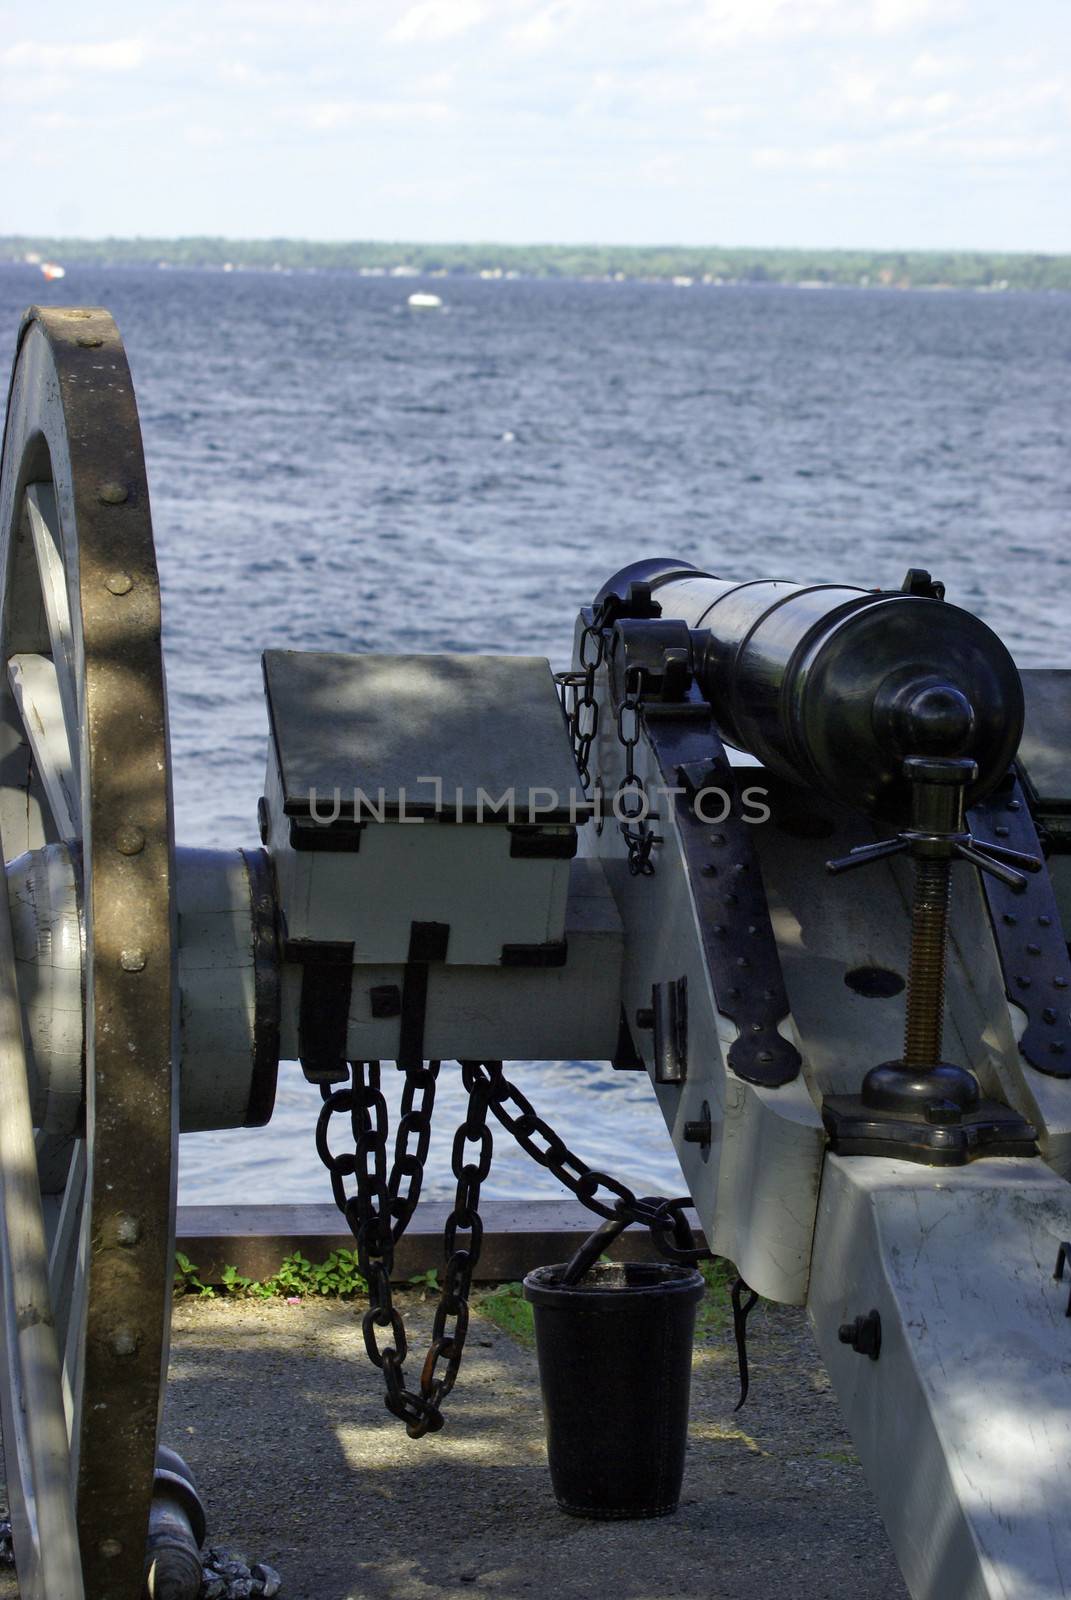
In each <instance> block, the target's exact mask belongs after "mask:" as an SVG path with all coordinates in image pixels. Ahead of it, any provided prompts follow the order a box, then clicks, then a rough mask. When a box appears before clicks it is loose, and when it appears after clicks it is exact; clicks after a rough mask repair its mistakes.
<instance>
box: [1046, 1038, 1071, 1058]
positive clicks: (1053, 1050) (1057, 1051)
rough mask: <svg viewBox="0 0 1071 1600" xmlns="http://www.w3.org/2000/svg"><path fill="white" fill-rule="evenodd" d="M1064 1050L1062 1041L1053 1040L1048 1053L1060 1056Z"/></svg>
mask: <svg viewBox="0 0 1071 1600" xmlns="http://www.w3.org/2000/svg"><path fill="white" fill-rule="evenodd" d="M1066 1049H1067V1046H1066V1045H1065V1044H1064V1041H1063V1040H1062V1039H1053V1040H1052V1041H1051V1043H1050V1044H1049V1053H1050V1054H1051V1055H1054V1056H1062V1055H1063V1053H1064V1051H1065V1050H1066Z"/></svg>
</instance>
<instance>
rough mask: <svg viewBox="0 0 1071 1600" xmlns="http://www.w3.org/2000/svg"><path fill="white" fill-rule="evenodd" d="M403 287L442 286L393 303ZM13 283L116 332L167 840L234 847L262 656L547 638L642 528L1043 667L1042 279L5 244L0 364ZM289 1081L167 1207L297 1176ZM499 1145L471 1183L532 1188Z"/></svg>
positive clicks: (1058, 438)
mask: <svg viewBox="0 0 1071 1600" xmlns="http://www.w3.org/2000/svg"><path fill="white" fill-rule="evenodd" d="M415 287H424V288H432V289H434V290H435V291H436V292H438V293H440V294H441V295H442V297H443V299H444V300H445V302H446V310H445V311H444V312H443V313H435V314H429V313H424V314H419V313H418V314H414V313H411V312H408V311H407V310H406V308H405V301H406V298H407V296H408V294H409V293H410V292H411V291H412V290H413V289H414V288H415ZM31 301H37V302H39V303H53V304H61V305H73V304H83V305H92V304H100V305H105V306H107V307H108V308H109V309H110V310H111V311H112V313H113V314H114V316H115V317H116V319H117V321H118V323H119V326H120V329H121V330H122V333H123V335H124V338H125V341H126V347H127V351H128V354H129V358H130V364H131V367H132V369H133V374H134V381H135V384H136V387H137V393H138V399H139V405H140V412H141V421H142V427H143V431H144V436H145V452H146V458H147V461H148V471H149V484H150V489H151V493H152V504H153V513H154V525H155V529H156V541H157V549H158V554H159V562H160V572H161V580H162V585H163V597H164V619H165V642H166V656H167V672H168V683H169V694H170V708H171V729H172V748H173V757H174V767H175V796H176V808H177V829H178V836H179V838H180V840H181V841H182V842H183V843H186V844H201V845H214V846H223V845H227V846H235V845H243V844H251V843H255V842H256V802H257V796H258V795H259V793H260V790H261V784H262V779H263V772H264V760H265V747H266V738H267V726H266V717H265V712H264V702H263V696H262V692H261V677H260V653H261V651H262V650H263V649H265V648H267V647H280V646H285V647H289V648H297V649H310V650H317V649H318V650H403V651H405V650H414V651H424V650H473V651H520V652H525V653H534V654H540V655H546V656H549V657H550V659H551V661H552V662H553V664H554V665H555V666H559V665H565V664H566V663H567V660H568V655H569V651H570V647H571V636H572V626H573V619H574V617H575V614H576V611H577V609H578V607H579V606H580V605H581V604H582V603H584V602H586V601H588V600H590V599H591V597H592V596H593V594H594V593H595V591H596V590H597V589H598V587H599V586H600V584H601V583H602V582H603V580H604V579H605V578H606V577H607V576H608V575H609V574H610V573H611V572H613V571H614V570H616V568H618V567H619V566H621V565H622V564H623V563H624V562H626V561H630V560H634V559H637V558H639V557H642V556H646V555H651V554H672V555H677V556H681V557H684V558H685V559H688V560H692V561H695V562H697V563H698V564H700V565H703V566H706V567H708V568H709V569H710V570H712V571H715V572H718V573H721V574H725V575H729V576H738V577H740V578H747V577H759V576H764V577H765V576H769V577H773V576H777V577H790V578H800V579H813V580H827V579H843V580H845V581H848V582H851V583H858V584H862V585H866V586H876V585H887V586H888V585H895V584H898V583H899V582H900V580H901V578H902V576H903V573H904V571H905V570H906V568H907V567H909V566H923V567H928V568H930V570H931V571H932V572H933V573H934V574H935V575H936V576H937V577H939V578H941V579H943V580H944V582H945V583H946V585H947V588H948V597H949V599H951V600H954V601H955V602H957V603H958V604H961V605H964V606H966V607H968V608H970V609H972V610H974V611H977V612H978V613H979V614H980V615H981V616H982V617H984V618H985V620H986V621H987V622H989V623H990V624H991V625H992V626H993V627H995V628H996V630H997V631H998V632H999V633H1000V634H1001V635H1002V636H1003V637H1004V638H1005V640H1006V641H1007V642H1008V644H1009V645H1010V646H1011V648H1012V650H1013V653H1014V654H1015V655H1016V658H1017V659H1018V661H1019V662H1020V664H1021V665H1024V666H1025V665H1046V664H1065V663H1067V661H1068V657H1069V650H1068V645H1067V634H1068V624H1069V622H1071V601H1069V598H1068V596H1069V592H1071V296H1067V295H1039V296H1030V295H1012V294H1005V295H980V294H959V293H941V294H939V293H914V294H903V293H896V292H892V291H889V292H885V291H867V292H852V291H848V290H829V291H823V292H807V291H799V290H782V289H773V288H769V289H758V288H701V287H698V286H697V287H694V288H691V289H677V288H672V287H670V286H668V285H667V286H663V285H656V284H650V285H628V284H602V283H598V284H585V283H555V282H545V283H544V282H524V281H502V282H498V281H496V282H481V281H467V280H464V281H462V280H458V281H454V280H446V281H443V282H436V283H434V284H424V285H420V284H417V283H414V282H412V281H397V280H391V279H362V278H359V277H355V276H349V275H343V274H337V275H336V274H316V275H312V274H309V275H294V276H290V275H284V274H272V273H231V274H223V273H194V272H175V271H172V272H162V271H159V272H158V271H149V270H144V271H142V270H123V271H111V272H104V271H100V270H92V271H90V270H83V269H80V268H78V267H77V266H70V267H69V268H68V272H67V277H66V279H65V280H64V281H62V282H60V283H54V284H46V283H45V282H44V281H43V280H42V278H41V277H40V275H39V273H38V272H37V271H36V270H35V269H33V268H29V267H18V268H15V267H9V268H3V269H0V364H2V365H3V367H4V369H5V370H6V369H7V367H8V366H9V364H10V359H11V354H12V352H13V349H14V337H15V331H16V327H17V322H18V317H19V314H20V313H21V311H22V309H23V308H24V306H26V305H27V304H28V303H30V302H31ZM511 1070H512V1071H513V1075H514V1076H516V1078H517V1079H518V1081H519V1083H520V1084H521V1086H522V1087H523V1088H524V1089H525V1090H526V1092H527V1093H528V1094H529V1096H530V1097H531V1098H532V1099H533V1100H534V1101H535V1103H536V1105H537V1107H538V1108H539V1109H540V1110H541V1111H542V1112H543V1113H544V1115H546V1116H547V1117H548V1118H549V1119H550V1120H551V1121H553V1122H555V1123H556V1124H557V1125H559V1126H560V1128H561V1129H562V1130H563V1131H565V1132H566V1134H567V1136H568V1137H569V1139H570V1140H571V1141H572V1142H573V1143H574V1144H575V1146H576V1148H577V1149H578V1150H579V1152H580V1153H581V1154H582V1155H584V1156H585V1158H586V1159H587V1160H588V1161H589V1162H591V1163H592V1164H593V1165H599V1166H606V1167H608V1168H609V1169H610V1170H612V1171H614V1172H616V1173H618V1174H619V1175H620V1176H621V1177H622V1178H624V1180H625V1181H626V1182H629V1183H631V1184H633V1185H634V1186H635V1187H637V1188H638V1189H640V1190H641V1191H642V1192H654V1191H655V1190H660V1191H663V1192H665V1191H666V1190H676V1189H677V1187H678V1186H679V1184H680V1182H681V1180H680V1176H679V1172H678V1170H677V1166H676V1161H675V1158H674V1156H673V1152H672V1148H671V1146H670V1144H669V1140H668V1136H667V1135H666V1133H665V1131H664V1128H663V1125H662V1122H661V1118H660V1117H659V1115H658V1113H657V1111H656V1110H655V1108H654V1103H653V1097H652V1096H651V1093H650V1090H649V1088H648V1086H647V1082H646V1078H645V1077H643V1076H642V1075H640V1074H627V1073H625V1074H615V1073H614V1072H613V1071H612V1070H611V1068H610V1067H609V1066H603V1065H598V1064H595V1063H591V1062H549V1063H548V1062H544V1063H534V1064H517V1066H516V1067H515V1068H514V1069H511ZM455 1074H456V1068H451V1066H449V1065H448V1066H445V1067H444V1068H443V1075H442V1079H441V1085H442V1086H441V1089H440V1095H439V1103H438V1107H437V1114H436V1122H437V1127H438V1133H437V1137H436V1138H435V1140H434V1142H433V1147H432V1160H431V1165H430V1168H429V1176H428V1185H427V1192H428V1193H431V1194H433V1195H437V1196H444V1195H446V1194H447V1193H448V1192H449V1191H450V1188H451V1183H450V1179H449V1170H448V1157H449V1148H450V1138H451V1134H452V1130H453V1127H454V1126H455V1125H456V1123H457V1121H458V1120H459V1117H460V1114H461V1095H460V1093H459V1091H458V1086H457V1083H456V1077H455ZM387 1081H388V1083H389V1082H390V1075H388V1078H387ZM318 1104H319V1096H318V1093H317V1091H316V1090H315V1089H313V1088H312V1087H310V1086H308V1085H306V1084H305V1082H304V1080H303V1079H302V1077H301V1073H300V1069H298V1068H297V1067H294V1066H285V1067H284V1068H283V1069H282V1072H281V1075H280V1089H279V1098H278V1103H277V1110H276V1115H275V1118H274V1120H273V1122H272V1123H271V1124H270V1126H269V1127H268V1128H266V1129H263V1130H257V1131H249V1132H244V1131H243V1132H228V1133H221V1134H215V1135H195V1136H190V1137H187V1138H185V1139H183V1141H182V1159H181V1175H180V1196H181V1198H182V1199H183V1200H186V1201H209V1200H225V1199H226V1200H242V1201H252V1200H258V1199H259V1200H265V1201H268V1200H270V1201H282V1200H321V1199H327V1198H328V1193H329V1191H328V1185H327V1178H326V1174H325V1173H324V1171H323V1169H322V1168H321V1166H320V1164H319V1162H318V1161H317V1158H316V1155H315V1151H314V1149H313V1142H312V1138H313V1126H314V1123H315V1118H316V1112H317V1107H318ZM496 1142H497V1150H496V1158H495V1166H494V1168H493V1171H492V1177H491V1179H490V1180H489V1182H488V1183H487V1184H486V1185H485V1191H484V1192H485V1193H486V1194H488V1195H497V1196H499V1197H507V1196H519V1195H549V1194H554V1193H559V1192H560V1191H559V1190H558V1188H557V1186H556V1185H555V1184H553V1183H552V1182H551V1181H550V1180H549V1179H548V1178H547V1177H546V1175H545V1174H544V1173H543V1172H542V1171H541V1170H540V1169H537V1168H536V1167H535V1166H534V1165H533V1164H532V1163H531V1162H530V1161H528V1160H527V1158H525V1157H524V1156H523V1155H521V1153H520V1152H519V1151H517V1150H516V1148H515V1147H513V1146H512V1144H511V1142H508V1141H507V1138H506V1136H505V1134H503V1135H502V1137H501V1138H500V1139H498V1140H497V1141H496Z"/></svg>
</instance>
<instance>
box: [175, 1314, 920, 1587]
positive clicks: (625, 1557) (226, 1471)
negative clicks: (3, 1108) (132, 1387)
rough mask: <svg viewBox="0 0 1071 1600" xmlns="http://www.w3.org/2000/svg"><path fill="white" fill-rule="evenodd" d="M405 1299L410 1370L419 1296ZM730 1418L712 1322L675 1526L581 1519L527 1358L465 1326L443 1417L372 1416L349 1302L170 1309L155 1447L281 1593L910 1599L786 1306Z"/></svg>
mask: <svg viewBox="0 0 1071 1600" xmlns="http://www.w3.org/2000/svg"><path fill="white" fill-rule="evenodd" d="M399 1300H400V1301H401V1300H404V1302H405V1305H404V1310H405V1313H406V1318H407V1321H408V1322H410V1323H411V1328H412V1340H411V1343H412V1349H413V1354H412V1355H411V1357H410V1360H409V1368H410V1371H411V1374H412V1377H411V1381H414V1382H415V1377H416V1374H417V1373H419V1363H420V1360H421V1359H422V1353H423V1347H424V1345H425V1344H426V1341H427V1337H428V1333H429V1328H430V1313H431V1308H430V1306H429V1305H428V1304H426V1303H422V1302H421V1301H420V1300H419V1299H418V1297H417V1296H416V1295H406V1296H402V1297H399ZM752 1330H753V1331H752V1334H751V1345H752V1389H751V1398H750V1399H749V1401H748V1405H747V1407H746V1408H745V1410H744V1411H742V1412H740V1413H739V1414H738V1415H736V1416H734V1415H733V1411H732V1408H733V1406H734V1404H735V1402H736V1398H737V1388H736V1369H735V1358H734V1353H733V1348H732V1343H731V1335H730V1334H729V1333H728V1331H727V1330H724V1329H723V1330H719V1331H716V1332H712V1333H711V1334H710V1335H709V1337H708V1338H707V1339H706V1340H705V1341H702V1342H700V1343H699V1344H698V1346H697V1349H696V1357H695V1368H694V1378H693V1390H692V1425H691V1431H690V1442H689V1452H688V1461H687V1467H686V1471H685V1482H684V1493H683V1500H682V1504H681V1506H680V1509H679V1510H678V1511H677V1513H676V1514H675V1515H673V1516H671V1517H667V1518H662V1519H659V1520H657V1521H649V1522H607V1523H595V1522H585V1521H580V1520H577V1519H574V1518H571V1517H567V1516H564V1515H562V1513H560V1512H559V1511H558V1509H557V1507H556V1505H555V1503H554V1500H553V1498H552V1495H551V1492H550V1485H549V1480H548V1476H547V1470H546V1460H545V1454H544V1447H543V1428H542V1417H541V1412H540V1402H539V1389H538V1379H537V1372H536V1364H535V1357H534V1354H533V1353H532V1352H531V1351H529V1350H527V1349H524V1348H522V1347H521V1346H519V1345H517V1344H515V1343H514V1342H513V1340H512V1339H510V1338H508V1337H507V1336H506V1335H505V1334H503V1333H501V1332H500V1331H499V1330H498V1329H497V1328H496V1327H493V1326H492V1325H490V1324H489V1323H487V1322H485V1321H483V1320H482V1319H478V1318H477V1317H475V1316H474V1318H473V1324H472V1328H471V1331H470V1335H469V1342H468V1348H467V1351H466V1359H465V1364H464V1366H463V1368H462V1372H461V1377H460V1378H459V1381H458V1387H457V1389H456V1390H455V1392H454V1394H453V1395H452V1396H451V1397H450V1399H449V1401H448V1403H447V1405H448V1422H447V1425H446V1427H445V1429H444V1430H443V1431H442V1432H441V1433H439V1434H437V1435H434V1436H430V1437H428V1438H426V1439H424V1440H421V1441H418V1442H414V1441H411V1440H410V1439H408V1438H407V1437H406V1434H405V1431H404V1428H403V1427H402V1426H401V1424H400V1423H398V1422H396V1421H395V1420H394V1419H393V1418H392V1417H391V1416H390V1415H389V1413H388V1412H387V1411H386V1410H385V1409H384V1406H383V1400H382V1391H381V1387H380V1378H379V1374H378V1373H377V1372H375V1371H374V1370H373V1369H372V1368H371V1367H370V1366H369V1364H368V1362H367V1360H366V1359H365V1357H364V1353H363V1346H362V1342H361V1334H360V1308H359V1307H355V1306H352V1305H345V1304H339V1303H338V1302H320V1303H315V1304H308V1303H306V1304H301V1305H296V1306H290V1305H286V1304H283V1303H279V1302H269V1303H260V1302H235V1301H231V1302H226V1301H218V1300H217V1301H198V1300H184V1301H181V1302H179V1304H178V1305H177V1306H176V1309H175V1319H174V1330H173V1344H172V1359H171V1368H170V1377H169V1384H168V1392H167V1408H166V1422H165V1437H166V1439H167V1440H168V1442H169V1443H172V1444H174V1445H175V1446H176V1447H177V1448H178V1449H179V1450H180V1451H181V1452H182V1453H183V1454H184V1455H185V1456H186V1458H187V1460H188V1461H189V1463H190V1465H191V1466H192V1467H193V1468H194V1469H195V1471H196V1472H197V1474H198V1477H199V1479H200V1483H201V1488H202V1493H203V1495H204V1499H205V1502H206V1506H207V1509H208V1515H209V1542H210V1543H211V1544H213V1545H216V1546H224V1547H227V1548H229V1549H232V1550H235V1551H238V1552H240V1553H241V1554H243V1555H244V1556H246V1557H247V1558H248V1559H249V1560H250V1561H253V1560H263V1561H268V1562H270V1563H271V1565H272V1566H274V1567H276V1568H278V1570H279V1571H280V1572H281V1573H282V1575H283V1580H284V1582H283V1600H432V1597H435V1600H476V1597H478V1596H480V1595H483V1596H493V1597H494V1600H510V1597H513V1596H517V1597H523V1596H527V1595H529V1594H532V1595H534V1594H545V1595H548V1596H553V1597H555V1600H558V1597H560V1600H589V1597H594V1596H599V1597H602V1596H604V1595H609V1596H613V1597H614V1600H685V1597H687V1600H690V1597H693V1596H694V1597H697V1600H698V1597H699V1596H702V1597H703V1600H719V1597H722V1596H724V1597H726V1600H730V1597H731V1600H737V1597H738V1596H741V1595H746V1594H771V1593H776V1592H778V1591H779V1590H784V1591H785V1592H790V1593H791V1594H792V1595H793V1597H794V1600H849V1597H850V1600H879V1597H880V1600H902V1597H906V1591H905V1589H904V1587H903V1583H902V1580H901V1579H900V1577H899V1573H898V1571H897V1567H896V1564H895V1561H894V1559H893V1556H892V1552H891V1550H890V1548H889V1545H888V1542H887V1540H886V1538H885V1535H884V1532H883V1529H882V1526H881V1522H880V1520H879V1518H878V1515H877V1512H876V1510H875V1508H874V1503H873V1500H872V1498H871V1496H870V1494H869V1491H868V1489H867V1486H866V1483H865V1481H864V1479H863V1475H862V1472H861V1470H860V1468H859V1466H858V1465H857V1463H856V1461H855V1457H854V1454H853V1452H852V1449H851V1445H850V1442H849V1440H848V1438H847V1435H846V1434H845V1432H844V1430H843V1427H842V1425H841V1422H840V1417H839V1413H838V1410H837V1405H836V1401H835V1399H834V1397H833V1395H832V1393H831V1391H830V1388H829V1384H828V1380H827V1378H826V1376H825V1373H824V1371H823V1369H822V1367H821V1365H820V1363H819V1361H818V1358H817V1355H816V1354H815V1350H814V1346H813V1343H812V1341H811V1338H810V1335H809V1332H808V1330H807V1327H806V1323H805V1320H804V1317H803V1314H802V1313H800V1312H793V1311H787V1310H785V1309H783V1308H777V1307H767V1308H764V1311H763V1312H761V1313H756V1315H755V1316H754V1317H753V1318H752Z"/></svg>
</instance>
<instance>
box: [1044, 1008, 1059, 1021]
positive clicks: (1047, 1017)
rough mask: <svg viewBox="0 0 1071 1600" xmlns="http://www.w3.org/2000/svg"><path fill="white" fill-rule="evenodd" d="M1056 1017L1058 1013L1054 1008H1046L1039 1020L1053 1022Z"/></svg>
mask: <svg viewBox="0 0 1071 1600" xmlns="http://www.w3.org/2000/svg"><path fill="white" fill-rule="evenodd" d="M1057 1015H1058V1013H1057V1011H1056V1007H1055V1006H1046V1007H1045V1009H1044V1011H1043V1012H1042V1013H1041V1020H1042V1021H1043V1022H1055V1021H1056V1018H1057Z"/></svg>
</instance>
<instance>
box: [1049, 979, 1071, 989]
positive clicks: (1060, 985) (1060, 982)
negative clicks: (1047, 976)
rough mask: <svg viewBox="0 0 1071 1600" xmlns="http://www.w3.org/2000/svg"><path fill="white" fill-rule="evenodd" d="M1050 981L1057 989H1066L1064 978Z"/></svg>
mask: <svg viewBox="0 0 1071 1600" xmlns="http://www.w3.org/2000/svg"><path fill="white" fill-rule="evenodd" d="M1052 981H1053V983H1054V984H1055V986H1056V988H1057V989H1066V988H1067V979H1066V978H1053V980H1052Z"/></svg>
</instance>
